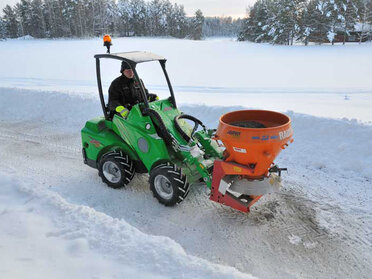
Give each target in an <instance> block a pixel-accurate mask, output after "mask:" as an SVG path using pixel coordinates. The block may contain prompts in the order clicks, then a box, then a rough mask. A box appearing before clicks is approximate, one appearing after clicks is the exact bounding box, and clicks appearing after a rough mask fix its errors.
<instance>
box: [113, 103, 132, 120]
mask: <svg viewBox="0 0 372 279" xmlns="http://www.w3.org/2000/svg"><path fill="white" fill-rule="evenodd" d="M115 110H116V112H118V113H119V114H120V115H121V116H122V117H123V118H127V116H128V114H129V110H128V109H127V108H125V107H123V106H117V107H116V109H115Z"/></svg>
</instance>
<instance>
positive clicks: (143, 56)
mask: <svg viewBox="0 0 372 279" xmlns="http://www.w3.org/2000/svg"><path fill="white" fill-rule="evenodd" d="M94 58H95V59H96V73H97V86H98V93H99V98H100V100H101V106H102V110H103V115H104V117H105V119H106V120H109V114H110V112H109V110H108V108H107V106H106V102H105V99H104V96H103V90H102V80H101V64H100V59H103V58H109V59H116V60H120V61H125V62H126V63H128V65H129V66H130V67H131V68H132V70H133V73H134V77H135V79H136V80H137V81H139V80H140V78H139V75H138V73H137V70H136V65H137V64H138V63H144V62H152V61H159V63H160V66H161V68H162V70H163V73H164V76H165V79H166V81H167V85H168V88H169V92H170V95H171V96H170V98H169V99H170V101H171V103H172V104H173V106H174V108H177V104H176V98H175V96H174V92H173V88H172V84H171V82H170V79H169V76H168V73H167V70H166V67H165V64H166V62H167V60H166V59H165V58H164V57H161V56H159V55H157V54H154V53H151V52H145V51H132V52H121V53H112V54H96V55H95V56H94ZM139 86H140V91H141V95H142V98H143V100H144V102H143V108H144V109H147V108H149V103H148V101H147V98H146V92H145V88H144V86H143V84H142V83H141V82H139Z"/></svg>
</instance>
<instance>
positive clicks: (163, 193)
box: [150, 164, 190, 206]
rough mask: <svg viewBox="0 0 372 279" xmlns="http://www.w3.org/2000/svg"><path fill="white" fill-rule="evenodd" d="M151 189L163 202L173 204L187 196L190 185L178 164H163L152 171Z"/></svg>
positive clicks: (168, 204)
mask: <svg viewBox="0 0 372 279" xmlns="http://www.w3.org/2000/svg"><path fill="white" fill-rule="evenodd" d="M150 189H151V191H152V192H153V194H154V197H155V198H156V199H157V200H158V201H159V202H160V203H161V204H164V205H166V206H172V205H175V204H177V203H180V202H182V201H183V200H184V199H185V198H186V196H187V194H188V193H189V190H190V185H189V183H187V179H186V176H185V175H183V174H182V172H181V169H180V168H177V166H176V165H172V164H161V165H159V166H157V167H156V168H154V169H153V170H151V172H150Z"/></svg>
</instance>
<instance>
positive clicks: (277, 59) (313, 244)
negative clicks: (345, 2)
mask: <svg viewBox="0 0 372 279" xmlns="http://www.w3.org/2000/svg"><path fill="white" fill-rule="evenodd" d="M113 43H114V46H113V47H114V48H113V49H114V50H113V51H116V50H117V51H130V50H147V51H153V52H155V53H158V54H160V55H164V56H166V57H167V58H168V60H169V61H168V72H169V74H170V78H171V80H172V82H173V85H174V87H175V92H176V96H177V100H178V104H179V106H180V107H181V109H182V110H183V111H185V112H187V113H189V114H192V115H195V116H196V117H198V118H200V119H201V120H203V122H205V123H206V124H207V125H208V126H209V127H215V126H216V125H217V121H218V118H219V116H220V115H222V114H223V113H225V112H227V111H231V110H236V109H239V108H242V107H249V108H260V109H274V110H278V111H282V112H286V113H287V114H289V115H290V116H291V118H292V120H293V128H294V132H295V142H294V143H293V144H291V145H290V147H289V148H288V149H286V150H285V151H283V152H282V153H281V154H280V156H279V158H278V160H277V162H278V164H279V165H280V166H282V167H288V168H289V172H288V173H284V189H283V191H282V192H280V193H276V194H271V195H267V196H265V197H264V198H263V199H261V200H260V201H259V202H258V203H257V204H256V205H255V207H254V210H253V212H252V213H250V214H249V215H244V214H241V213H238V212H235V211H233V210H231V209H229V208H225V207H223V206H221V205H218V204H214V203H212V202H210V201H209V200H208V191H207V189H206V187H205V186H203V185H195V186H194V187H193V188H192V190H191V193H190V195H189V196H188V198H187V200H185V202H183V203H182V204H180V205H179V206H177V207H175V208H165V207H163V206H161V205H160V204H158V203H157V201H156V200H155V199H154V198H153V197H152V195H151V194H150V191H149V189H148V188H149V187H148V183H147V179H148V178H147V176H146V175H137V176H136V177H135V179H134V180H133V182H131V184H130V185H129V186H128V187H126V188H125V189H121V190H113V189H109V188H107V187H105V186H104V185H103V183H102V182H101V181H100V179H99V178H98V176H97V173H96V170H93V169H91V168H89V167H87V166H85V165H84V164H83V163H82V158H81V154H80V138H79V136H80V135H79V130H80V129H81V127H82V126H83V125H84V122H85V121H86V120H88V119H90V118H92V117H95V116H97V115H100V114H101V113H102V112H101V111H100V105H99V100H98V96H97V92H96V87H95V64H94V59H93V55H94V54H95V53H100V52H103V51H104V49H103V47H102V46H101V41H100V40H98V39H94V40H55V41H51V40H27V41H20V40H9V41H6V42H0V60H1V67H0V139H1V144H0V158H1V160H0V200H1V202H0V278H3V277H4V278H26V277H27V278H30V277H31V278H50V277H52V278H66V277H69V278H77V277H78V278H124V277H125V278H137V277H141V278H252V276H255V277H258V278H369V277H370V274H371V272H372V252H371V251H372V168H371V167H370V166H371V163H372V109H371V107H372V79H371V69H370V65H371V64H372V45H371V44H364V45H353V44H352V45H346V46H334V47H331V46H311V47H303V46H296V47H281V46H270V45H256V44H249V43H238V42H233V41H231V40H213V41H203V42H194V41H188V40H173V39H146V38H140V39H138V38H137V39H134V38H131V39H117V40H114V42H113ZM155 66H157V65H155ZM118 69H119V63H118V62H116V63H104V64H103V71H104V74H103V77H104V84H105V85H106V87H107V86H108V85H109V83H110V81H111V80H112V79H113V78H114V77H116V76H117V75H118ZM155 70H158V72H157V73H156V74H155ZM138 71H139V73H140V75H141V76H142V77H143V80H144V82H145V84H146V85H147V87H148V88H150V89H151V90H150V91H153V92H156V93H159V94H160V95H161V96H165V95H166V91H165V86H164V80H163V79H162V77H161V75H160V74H161V73H160V68H158V66H157V67H154V65H150V64H149V65H148V66H144V65H140V66H138Z"/></svg>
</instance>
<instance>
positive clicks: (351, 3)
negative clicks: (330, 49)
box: [238, 0, 372, 45]
mask: <svg viewBox="0 0 372 279" xmlns="http://www.w3.org/2000/svg"><path fill="white" fill-rule="evenodd" d="M357 23H358V24H359V26H360V28H359V29H360V30H361V31H358V32H357V34H358V36H359V40H360V41H362V40H365V39H366V38H367V37H369V38H370V37H371V30H370V28H366V27H367V26H370V25H369V24H372V1H371V0H310V1H308V0H258V1H257V2H256V3H255V4H254V6H253V7H251V8H250V10H249V16H248V17H247V18H246V19H245V20H244V22H243V24H242V30H241V32H240V34H239V37H238V39H239V40H241V41H244V40H249V41H253V42H258V43H260V42H269V43H273V44H285V45H292V44H293V43H294V42H295V41H301V42H303V43H305V44H306V45H307V44H308V42H319V43H322V42H331V43H334V42H335V41H336V39H337V40H338V41H339V40H340V39H339V38H340V36H341V39H342V40H343V42H344V43H345V41H346V39H347V37H348V36H350V34H351V32H352V31H354V29H355V25H356V24H357Z"/></svg>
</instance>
